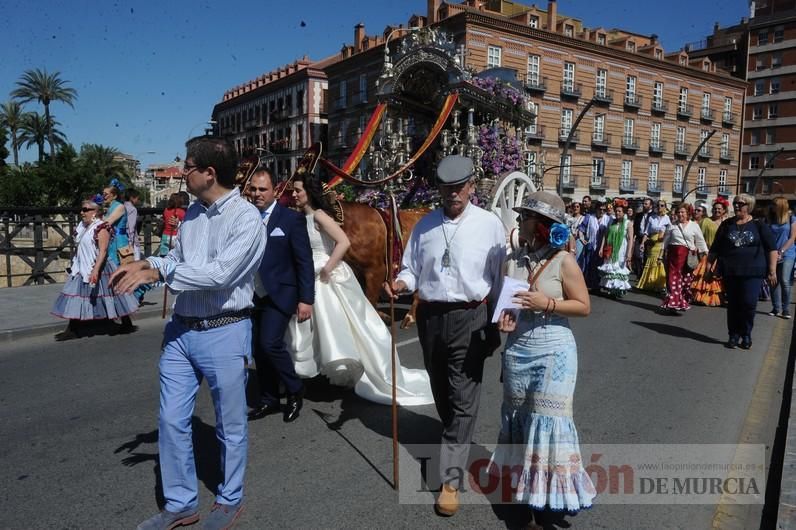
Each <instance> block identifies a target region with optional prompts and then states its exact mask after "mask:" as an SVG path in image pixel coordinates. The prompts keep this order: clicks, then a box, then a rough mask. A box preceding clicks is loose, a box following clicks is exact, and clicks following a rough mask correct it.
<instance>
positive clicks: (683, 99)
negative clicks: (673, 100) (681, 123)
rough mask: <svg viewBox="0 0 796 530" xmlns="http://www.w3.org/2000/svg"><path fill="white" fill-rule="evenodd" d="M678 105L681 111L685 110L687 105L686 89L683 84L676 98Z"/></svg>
mask: <svg viewBox="0 0 796 530" xmlns="http://www.w3.org/2000/svg"><path fill="white" fill-rule="evenodd" d="M678 105H679V106H680V110H682V111H684V110H686V108H687V106H688V89H687V88H686V87H684V86H681V87H680V99H678Z"/></svg>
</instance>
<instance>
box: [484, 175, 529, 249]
mask: <svg viewBox="0 0 796 530" xmlns="http://www.w3.org/2000/svg"><path fill="white" fill-rule="evenodd" d="M535 191H536V186H534V184H533V181H532V180H531V179H530V177H528V175H526V174H525V173H523V172H522V171H514V172H512V173H509V174H508V175H506V176H504V177H503V178H501V179H500V180H499V181H498V183H497V184H496V188H495V192H494V194H493V195H492V204H491V205H490V210H492V213H494V214H495V215H497V216H498V217H499V218H500V220H501V221H503V226H504V227H505V228H506V233H507V234H508V233H509V232H511V230H512V229H513V228H519V225H518V223H517V212H515V211H514V210H513V208H516V207H517V206H521V205H522V203H523V202H524V201H525V199H526V198H527V197H528V195H530V194H531V193H533V192H535Z"/></svg>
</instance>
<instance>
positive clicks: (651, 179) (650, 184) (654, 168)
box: [647, 162, 658, 190]
mask: <svg viewBox="0 0 796 530" xmlns="http://www.w3.org/2000/svg"><path fill="white" fill-rule="evenodd" d="M647 189H650V190H657V189H658V163H657V162H652V163H651V164H650V172H649V176H648V177H647Z"/></svg>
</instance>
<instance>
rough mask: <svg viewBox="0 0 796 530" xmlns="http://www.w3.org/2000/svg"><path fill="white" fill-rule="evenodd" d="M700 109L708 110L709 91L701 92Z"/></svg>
mask: <svg viewBox="0 0 796 530" xmlns="http://www.w3.org/2000/svg"><path fill="white" fill-rule="evenodd" d="M702 110H710V92H705V93H704V94H702Z"/></svg>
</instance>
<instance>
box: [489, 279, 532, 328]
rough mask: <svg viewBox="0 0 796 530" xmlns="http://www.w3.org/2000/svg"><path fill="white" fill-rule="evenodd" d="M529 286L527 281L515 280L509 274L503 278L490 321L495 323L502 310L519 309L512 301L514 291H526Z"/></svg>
mask: <svg viewBox="0 0 796 530" xmlns="http://www.w3.org/2000/svg"><path fill="white" fill-rule="evenodd" d="M529 288H530V286H529V285H528V282H525V281H522V280H515V279H514V278H511V277H509V276H506V277H504V278H503V289H501V290H500V296H498V300H497V304H495V312H494V313H493V314H492V322H493V323H495V322H497V321H498V319H499V318H500V313H501V312H503V310H515V311H516V310H519V309H520V306H519V305H517V304H515V303H514V302H512V298H514V293H516V292H517V291H527V290H528V289H529Z"/></svg>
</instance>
